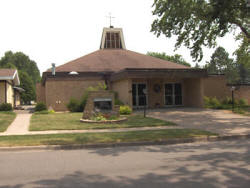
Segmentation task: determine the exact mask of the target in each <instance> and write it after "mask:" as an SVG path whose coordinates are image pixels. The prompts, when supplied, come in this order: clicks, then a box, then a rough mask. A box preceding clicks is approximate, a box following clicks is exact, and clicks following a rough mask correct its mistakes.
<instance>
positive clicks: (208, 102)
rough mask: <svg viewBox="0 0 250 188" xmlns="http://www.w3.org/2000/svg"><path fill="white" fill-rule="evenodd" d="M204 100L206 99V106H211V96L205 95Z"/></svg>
mask: <svg viewBox="0 0 250 188" xmlns="http://www.w3.org/2000/svg"><path fill="white" fill-rule="evenodd" d="M203 100H204V104H205V107H206V108H209V107H210V98H209V97H206V96H204V97H203Z"/></svg>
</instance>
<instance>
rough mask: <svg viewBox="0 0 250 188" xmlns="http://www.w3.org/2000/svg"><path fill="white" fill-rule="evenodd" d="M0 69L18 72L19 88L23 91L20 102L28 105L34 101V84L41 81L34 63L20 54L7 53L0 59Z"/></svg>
mask: <svg viewBox="0 0 250 188" xmlns="http://www.w3.org/2000/svg"><path fill="white" fill-rule="evenodd" d="M0 67H1V68H12V69H17V70H18V73H19V77H20V82H21V87H23V89H25V92H23V93H22V94H21V100H22V101H24V102H25V103H29V102H30V101H31V100H34V99H35V84H36V83H37V82H39V81H40V80H41V77H40V71H39V69H38V67H37V64H36V62H35V61H33V60H30V58H29V57H28V56H27V55H25V54H24V53H22V52H16V53H13V52H12V51H8V52H6V53H5V55H4V56H3V57H2V58H1V59H0Z"/></svg>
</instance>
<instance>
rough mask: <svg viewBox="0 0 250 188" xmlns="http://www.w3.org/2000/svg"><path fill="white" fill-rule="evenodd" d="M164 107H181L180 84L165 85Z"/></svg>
mask: <svg viewBox="0 0 250 188" xmlns="http://www.w3.org/2000/svg"><path fill="white" fill-rule="evenodd" d="M165 105H167V106H168V105H169V106H170V105H182V87H181V84H180V83H169V84H165Z"/></svg>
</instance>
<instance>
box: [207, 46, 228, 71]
mask: <svg viewBox="0 0 250 188" xmlns="http://www.w3.org/2000/svg"><path fill="white" fill-rule="evenodd" d="M231 66H233V59H230V58H229V54H228V53H227V52H226V50H225V49H224V48H223V47H218V48H217V49H216V50H215V51H214V53H213V54H212V56H211V60H210V62H207V64H206V68H207V69H208V72H209V73H210V74H224V73H225V71H226V70H227V69H228V68H229V67H231Z"/></svg>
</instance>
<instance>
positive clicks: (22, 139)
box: [0, 129, 217, 147]
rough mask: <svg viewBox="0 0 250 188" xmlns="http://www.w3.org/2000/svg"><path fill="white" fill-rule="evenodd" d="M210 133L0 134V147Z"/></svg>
mask: <svg viewBox="0 0 250 188" xmlns="http://www.w3.org/2000/svg"><path fill="white" fill-rule="evenodd" d="M212 135H217V134H214V133H211V132H207V131H202V130H197V129H168V130H154V131H133V132H132V131H130V132H116V133H77V134H52V135H24V136H0V147H9V146H38V145H72V144H97V143H118V142H139V141H162V140H168V139H173V138H192V137H201V136H212Z"/></svg>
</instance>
